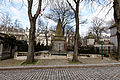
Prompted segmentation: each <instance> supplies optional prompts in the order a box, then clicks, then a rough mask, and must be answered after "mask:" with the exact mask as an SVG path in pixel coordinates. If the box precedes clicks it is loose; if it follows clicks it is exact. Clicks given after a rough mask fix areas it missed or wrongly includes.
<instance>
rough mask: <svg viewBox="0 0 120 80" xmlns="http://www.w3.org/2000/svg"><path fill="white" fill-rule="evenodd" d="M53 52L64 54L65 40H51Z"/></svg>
mask: <svg viewBox="0 0 120 80" xmlns="http://www.w3.org/2000/svg"><path fill="white" fill-rule="evenodd" d="M52 51H54V52H55V53H53V54H66V50H65V41H53V48H52Z"/></svg>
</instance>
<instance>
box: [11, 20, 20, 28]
mask: <svg viewBox="0 0 120 80" xmlns="http://www.w3.org/2000/svg"><path fill="white" fill-rule="evenodd" d="M20 25H21V24H20V21H19V20H17V19H15V21H14V24H13V26H14V27H16V28H19V27H20Z"/></svg>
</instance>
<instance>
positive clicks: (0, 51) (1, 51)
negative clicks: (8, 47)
mask: <svg viewBox="0 0 120 80" xmlns="http://www.w3.org/2000/svg"><path fill="white" fill-rule="evenodd" d="M2 53H3V44H0V60H1V59H2Z"/></svg>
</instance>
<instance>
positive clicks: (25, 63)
mask: <svg viewBox="0 0 120 80" xmlns="http://www.w3.org/2000/svg"><path fill="white" fill-rule="evenodd" d="M37 62H38V60H35V61H34V62H33V63H30V64H28V63H27V62H23V63H22V64H21V65H35V64H37Z"/></svg>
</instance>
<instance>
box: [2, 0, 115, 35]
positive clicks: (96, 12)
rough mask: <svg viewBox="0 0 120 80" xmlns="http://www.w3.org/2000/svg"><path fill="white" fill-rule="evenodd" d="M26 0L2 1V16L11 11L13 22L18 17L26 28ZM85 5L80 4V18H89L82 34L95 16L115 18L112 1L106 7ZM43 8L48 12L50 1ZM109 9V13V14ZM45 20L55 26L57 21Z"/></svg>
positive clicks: (35, 7)
mask: <svg viewBox="0 0 120 80" xmlns="http://www.w3.org/2000/svg"><path fill="white" fill-rule="evenodd" d="M6 1H9V0H6ZM24 1H25V2H24V4H23V2H22V0H13V1H12V2H0V16H1V14H2V13H9V15H10V16H11V19H12V21H13V22H14V21H15V19H17V20H18V21H20V23H21V27H22V28H24V29H25V28H26V27H29V19H28V15H27V0H24ZM101 1H102V0H101ZM35 4H36V2H35ZM51 5H52V4H51ZM84 5H85V4H84V2H83V3H81V4H80V13H79V14H80V15H81V18H80V20H87V23H86V24H81V25H80V35H82V36H85V35H86V33H87V31H88V29H89V27H90V26H92V25H91V21H92V19H93V18H94V17H98V18H101V19H104V20H105V21H109V20H111V19H113V9H111V10H110V11H109V9H110V8H111V7H112V3H111V4H110V5H109V6H107V7H105V6H104V5H98V4H97V3H95V2H94V3H93V4H92V6H91V5H90V3H89V5H86V6H84ZM45 7H46V8H45ZM103 7H104V8H103ZM43 8H45V11H44V12H42V13H43V14H47V12H49V11H48V10H49V8H50V4H49V3H48V4H47V5H45V6H42V9H43ZM102 8H103V9H102ZM36 9H37V6H34V7H33V11H32V12H33V14H34V13H35V11H36ZM101 9H102V10H101ZM108 11H109V13H108V14H107V12H108ZM106 14H107V15H106ZM105 15H106V16H105ZM44 21H45V22H49V27H50V26H53V24H55V25H56V23H55V22H53V21H52V20H47V19H44Z"/></svg>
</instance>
